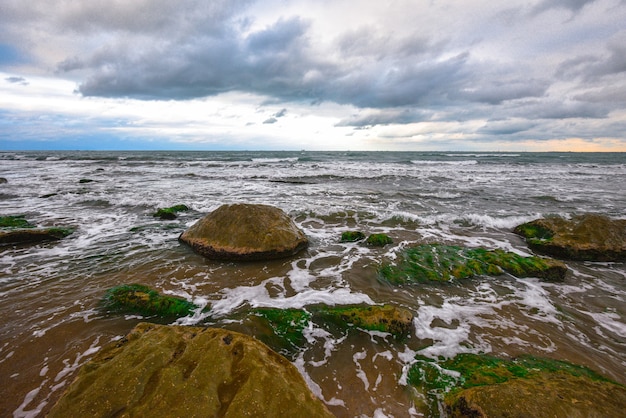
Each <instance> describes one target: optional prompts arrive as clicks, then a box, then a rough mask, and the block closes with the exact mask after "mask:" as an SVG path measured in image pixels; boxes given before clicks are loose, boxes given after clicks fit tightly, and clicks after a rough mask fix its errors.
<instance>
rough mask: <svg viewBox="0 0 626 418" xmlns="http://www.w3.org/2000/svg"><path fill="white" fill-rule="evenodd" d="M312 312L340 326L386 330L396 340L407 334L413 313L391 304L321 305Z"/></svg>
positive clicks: (409, 330) (410, 326)
mask: <svg viewBox="0 0 626 418" xmlns="http://www.w3.org/2000/svg"><path fill="white" fill-rule="evenodd" d="M313 312H314V316H315V317H316V318H319V319H320V320H321V321H323V322H331V323H334V324H336V325H339V326H340V327H345V326H346V324H350V325H352V326H355V327H357V328H361V329H365V330H368V331H380V332H386V333H390V334H392V335H393V336H394V337H395V338H396V339H398V340H402V339H404V338H406V337H407V336H408V335H409V333H410V332H411V329H412V324H413V322H412V321H413V315H412V314H411V313H410V312H409V311H408V310H406V309H403V308H398V307H395V306H391V305H382V306H378V305H376V306H338V307H334V306H323V307H318V308H317V309H316V310H314V311H313Z"/></svg>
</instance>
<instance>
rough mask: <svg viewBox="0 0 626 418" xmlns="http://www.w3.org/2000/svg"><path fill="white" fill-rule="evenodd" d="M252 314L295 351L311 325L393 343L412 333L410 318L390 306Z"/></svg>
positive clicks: (267, 310) (256, 311) (258, 311)
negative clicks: (388, 337)
mask: <svg viewBox="0 0 626 418" xmlns="http://www.w3.org/2000/svg"><path fill="white" fill-rule="evenodd" d="M253 314H254V315H257V316H260V317H262V318H264V319H265V320H266V321H267V322H268V323H269V324H270V326H271V328H272V330H273V331H274V333H275V334H276V336H278V337H280V338H281V339H283V340H284V341H285V342H286V343H287V344H288V345H289V346H288V347H285V345H284V344H282V345H281V346H280V347H277V348H288V349H289V348H297V347H300V346H302V344H303V343H304V342H305V339H304V336H303V334H302V331H303V330H304V329H305V328H306V327H307V326H308V325H309V322H311V321H313V322H315V323H317V324H318V325H320V326H324V325H325V324H328V323H332V324H334V325H335V326H338V327H339V328H342V329H347V328H350V327H357V328H361V329H365V330H369V331H381V332H386V333H390V334H392V335H393V336H394V337H395V338H396V339H399V340H401V339H404V338H406V337H407V336H408V335H409V334H410V332H411V330H412V329H413V314H412V313H411V312H410V311H409V310H407V309H404V308H400V307H397V306H392V305H374V306H354V305H350V306H326V305H317V306H311V307H308V308H307V310H304V309H293V308H289V309H279V308H258V309H254V310H253Z"/></svg>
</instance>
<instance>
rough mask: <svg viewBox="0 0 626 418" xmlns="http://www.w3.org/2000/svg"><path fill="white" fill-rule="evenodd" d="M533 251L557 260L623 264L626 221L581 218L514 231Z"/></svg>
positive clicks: (546, 221)
mask: <svg viewBox="0 0 626 418" xmlns="http://www.w3.org/2000/svg"><path fill="white" fill-rule="evenodd" d="M514 232H515V233H516V234H519V235H521V236H523V237H525V238H526V242H527V243H528V246H529V247H530V248H531V249H533V250H534V251H536V252H538V253H542V254H547V255H550V256H553V257H557V258H563V259H569V260H588V261H624V260H626V219H610V218H608V217H606V216H603V215H596V214H585V215H579V216H574V217H572V219H571V220H568V219H564V218H561V217H550V218H542V219H536V220H534V221H532V222H528V223H525V224H522V225H518V226H517V227H515V229H514Z"/></svg>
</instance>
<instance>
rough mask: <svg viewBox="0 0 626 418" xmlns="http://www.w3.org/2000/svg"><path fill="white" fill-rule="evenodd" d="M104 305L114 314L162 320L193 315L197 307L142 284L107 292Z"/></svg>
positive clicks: (120, 287)
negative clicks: (154, 317)
mask: <svg viewBox="0 0 626 418" xmlns="http://www.w3.org/2000/svg"><path fill="white" fill-rule="evenodd" d="M103 305H104V307H105V309H106V310H108V311H112V312H122V313H135V314H140V315H145V316H159V317H162V318H180V317H184V316H188V315H191V314H193V311H194V310H195V309H197V306H196V305H194V304H193V303H191V302H189V301H186V300H184V299H180V298H176V297H172V296H163V295H161V294H159V293H158V292H157V291H156V290H153V289H151V288H149V287H148V286H144V285H141V284H124V285H121V286H116V287H113V288H111V289H109V290H107V292H106V294H105V296H104V300H103Z"/></svg>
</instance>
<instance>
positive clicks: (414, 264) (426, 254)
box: [380, 244, 567, 284]
mask: <svg viewBox="0 0 626 418" xmlns="http://www.w3.org/2000/svg"><path fill="white" fill-rule="evenodd" d="M504 272H507V273H510V274H512V275H514V276H516V277H540V278H543V279H545V280H550V281H562V280H563V279H564V278H565V273H566V272H567V267H566V266H565V264H563V263H562V262H560V261H556V260H551V259H545V258H540V257H523V256H520V255H518V254H515V253H511V252H506V251H502V250H486V249H484V248H465V247H459V246H453V245H441V244H423V245H418V246H415V247H410V248H407V249H405V250H404V251H403V253H401V254H400V256H399V257H398V261H397V263H396V264H395V265H392V264H386V265H383V266H382V267H381V269H380V273H381V275H382V277H383V278H384V279H385V280H387V281H389V282H391V283H394V284H403V283H422V282H428V281H440V282H446V281H450V280H452V279H465V278H468V277H472V276H476V275H490V276H497V275H500V274H502V273H504Z"/></svg>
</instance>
